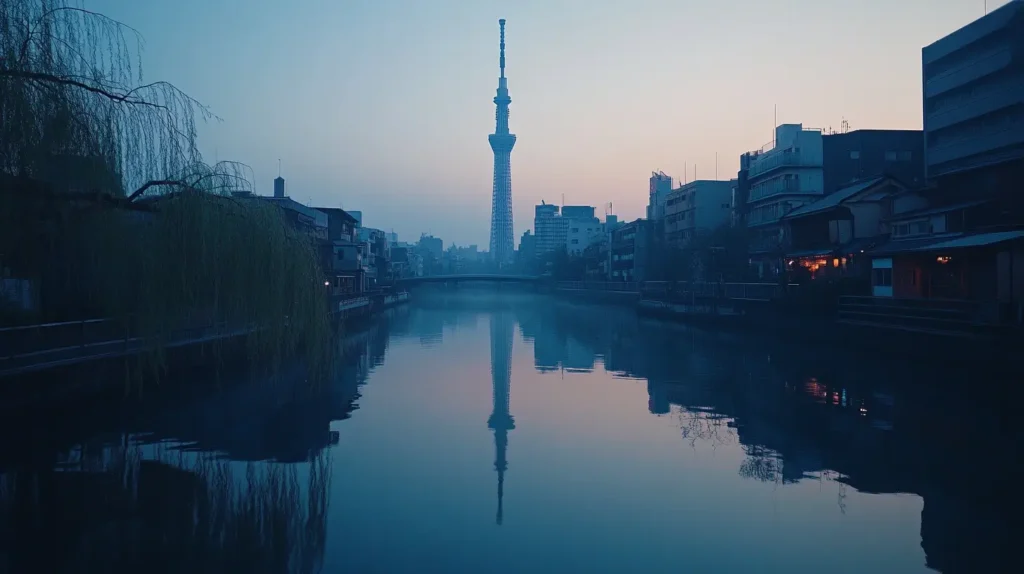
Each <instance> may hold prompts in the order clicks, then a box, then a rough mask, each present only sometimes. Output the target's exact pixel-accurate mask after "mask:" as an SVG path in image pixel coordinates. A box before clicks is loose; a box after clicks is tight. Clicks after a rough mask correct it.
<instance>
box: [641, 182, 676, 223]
mask: <svg viewBox="0 0 1024 574" xmlns="http://www.w3.org/2000/svg"><path fill="white" fill-rule="evenodd" d="M670 193H672V178H671V177H670V176H668V175H665V174H664V173H663V172H660V171H655V172H651V179H650V187H649V194H650V195H649V198H648V201H647V219H649V220H651V221H656V220H659V219H661V218H662V217H664V215H665V201H666V200H667V199H668V194H670Z"/></svg>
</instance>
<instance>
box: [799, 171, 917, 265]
mask: <svg viewBox="0 0 1024 574" xmlns="http://www.w3.org/2000/svg"><path fill="white" fill-rule="evenodd" d="M906 191H907V187H906V186H905V185H903V184H902V183H901V182H900V181H898V180H896V179H894V178H892V177H889V176H879V177H873V178H869V179H866V180H862V181H858V182H854V183H852V184H850V185H848V186H847V187H844V188H842V189H840V190H839V191H836V192H835V193H831V194H829V195H826V196H824V197H822V198H821V199H819V200H817V201H815V202H813V203H809V204H807V205H804V206H802V207H799V208H797V209H795V210H793V211H791V212H789V213H788V214H787V215H786V216H785V217H783V221H784V222H785V224H786V232H785V236H786V243H787V245H786V267H787V271H789V272H790V276H791V277H793V278H794V279H798V278H799V277H800V276H801V275H803V276H805V277H810V278H812V279H814V278H819V277H840V276H845V277H858V276H866V275H867V274H868V273H869V272H870V270H871V264H870V261H871V260H870V255H865V251H867V252H870V250H871V249H872V248H874V247H875V246H876V245H878V244H881V243H885V242H886V241H887V240H888V236H889V225H890V221H889V214H890V212H891V209H892V202H893V197H894V196H897V195H900V194H903V193H905V192H906Z"/></svg>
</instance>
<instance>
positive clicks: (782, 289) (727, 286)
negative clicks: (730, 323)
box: [557, 281, 797, 301]
mask: <svg viewBox="0 0 1024 574" xmlns="http://www.w3.org/2000/svg"><path fill="white" fill-rule="evenodd" d="M557 288H558V289H563V290H589V291H626V292H631V293H639V294H642V295H643V296H644V297H648V298H679V297H687V298H692V297H721V298H725V299H749V300H757V301H769V300H772V299H778V298H780V297H782V296H783V295H785V294H786V293H787V292H789V291H792V290H793V289H796V288H797V285H796V284H795V283H791V284H788V285H782V284H779V283H715V282H699V281H698V282H689V281H643V282H637V281H624V282H618V281H561V282H559V283H558V284H557Z"/></svg>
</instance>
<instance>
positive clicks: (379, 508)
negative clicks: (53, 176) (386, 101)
mask: <svg viewBox="0 0 1024 574" xmlns="http://www.w3.org/2000/svg"><path fill="white" fill-rule="evenodd" d="M346 351H347V352H346V355H345V359H344V361H342V365H341V366H340V367H339V371H338V373H337V375H336V377H335V378H334V379H333V380H332V381H331V382H330V384H327V385H325V387H324V388H323V389H322V390H321V392H320V393H318V394H316V395H306V394H301V393H299V394H296V393H294V392H293V391H292V389H293V388H294V387H296V386H297V385H295V384H294V381H297V380H301V379H302V374H301V369H297V370H296V371H295V372H292V373H290V374H288V375H287V376H284V377H281V380H279V381H277V382H276V383H274V384H265V385H262V386H256V387H254V386H252V385H250V386H244V387H242V386H235V387H231V386H228V387H227V388H226V389H224V390H223V391H220V392H218V393H216V394H214V395H212V396H206V395H203V396H198V397H192V398H189V399H188V400H178V401H174V402H173V404H172V405H171V406H167V404H166V403H167V402H168V401H167V400H165V399H161V400H160V401H155V403H157V404H154V406H153V407H152V408H151V409H150V410H148V411H146V412H144V413H142V414H138V413H136V414H133V415H126V414H124V413H118V414H116V416H115V415H110V414H109V413H107V414H106V415H105V416H104V417H102V418H103V419H104V420H103V421H101V422H97V421H95V420H93V421H91V423H90V424H91V426H90V424H86V423H81V424H77V425H74V426H73V430H69V431H68V432H66V433H64V435H63V436H59V437H58V436H56V435H57V434H58V433H56V432H51V433H50V434H51V436H50V437H49V438H48V441H47V444H43V445H40V444H35V443H29V444H30V446H32V445H34V447H33V448H28V449H25V448H22V449H20V450H19V449H14V450H15V451H17V452H15V453H13V454H12V453H7V452H6V451H5V454H6V459H5V460H4V459H0V460H3V462H4V465H3V467H2V468H0V470H3V471H4V472H5V473H6V474H5V475H4V477H3V483H2V484H3V486H4V489H3V491H2V500H0V502H2V503H3V505H4V506H3V508H2V510H3V513H4V514H3V516H5V517H6V519H5V520H6V521H5V523H4V526H3V527H4V529H5V532H11V533H16V534H17V536H16V537H14V538H8V537H5V538H4V539H5V540H11V541H12V542H10V543H6V542H5V543H3V544H4V546H0V553H2V554H0V557H3V558H4V559H5V560H6V561H7V564H28V563H32V560H36V561H38V560H40V558H39V557H38V556H34V555H31V554H29V553H30V552H32V550H29V549H30V548H37V549H44V550H46V549H47V545H49V549H48V551H47V552H46V555H47V556H49V557H50V558H51V559H52V562H51V563H48V564H52V565H53V566H54V568H53V570H59V568H57V566H60V565H61V564H63V565H64V570H65V571H70V570H75V569H77V568H79V567H81V565H82V564H86V563H89V564H92V563H95V564H104V565H105V566H104V567H110V568H114V569H116V568H120V569H121V570H120V571H132V570H131V569H132V568H136V569H137V568H140V567H141V565H142V564H144V563H145V560H146V559H145V558H142V556H143V555H146V556H149V557H150V558H148V560H150V562H149V563H148V564H149V565H150V567H149V568H146V569H151V570H154V568H155V567H153V566H152V565H153V564H164V565H165V566H162V568H166V571H180V570H175V569H174V568H172V567H170V566H166V565H169V564H170V565H174V566H176V567H180V568H186V567H187V568H189V569H193V570H200V571H208V570H210V569H216V568H220V570H218V571H237V570H231V568H230V566H231V564H232V563H231V562H230V560H231V558H232V557H233V556H234V557H235V558H236V562H235V564H236V565H239V566H241V565H244V567H245V568H247V570H245V571H252V572H255V571H260V572H262V571H267V572H289V571H296V572H308V571H316V570H318V569H321V568H322V569H323V570H324V571H329V572H342V571H357V572H427V571H430V572H575V571H586V572H634V571H636V572H669V571H694V572H706V571H707V572H710V571H716V572H783V571H785V572H812V571H813V572H819V571H827V572H864V571H878V572H916V571H926V570H928V569H929V568H930V569H934V570H939V571H944V572H961V571H965V572H966V571H976V572H980V571H1001V570H1002V569H1004V568H1005V567H1007V566H1008V564H1007V561H1008V559H1009V557H1010V556H1011V555H1012V554H1011V553H1010V552H1009V549H1010V548H1011V546H1010V543H1011V542H1010V541H1011V538H1012V533H1013V531H1014V529H1013V528H1012V524H1013V522H1012V521H1011V520H1010V517H1009V512H1006V511H1005V507H1004V505H1003V504H1000V503H1001V502H1002V501H1004V500H1005V499H1006V498H1007V497H1008V496H1009V495H1010V494H1012V492H1011V490H1010V489H1012V488H1015V487H1016V484H1018V483H1019V479H1020V478H1021V477H1020V472H1021V469H1020V468H1019V467H1018V466H1016V464H1015V463H1012V462H1010V461H1014V460H1016V458H1017V457H1016V456H1015V454H1016V453H1017V452H1019V451H1018V447H1017V445H1016V443H1015V439H1016V437H1017V436H1019V431H1016V430H1015V429H1014V428H1013V427H1012V426H1011V425H1009V424H1008V423H1007V422H1006V421H1007V420H1008V419H1007V418H1006V417H1007V415H1006V413H1003V412H1001V411H1000V409H999V408H998V407H999V405H998V404H993V403H992V402H991V401H988V402H986V401H984V400H982V401H980V402H979V401H978V399H977V397H975V396H967V394H965V393H964V392H963V391H962V385H961V383H962V379H961V378H960V377H961V376H960V375H958V374H957V373H952V372H948V371H947V372H935V371H933V370H927V369H923V368H922V367H921V366H920V365H905V366H897V365H892V364H881V363H877V362H874V361H872V360H871V359H870V358H869V357H863V356H858V355H856V354H851V353H842V352H837V351H835V350H829V349H822V348H811V347H789V346H786V345H784V344H782V343H780V342H778V341H773V340H771V339H770V338H764V337H760V338H758V337H745V336H741V335H735V334H724V333H708V332H701V331H696V330H692V329H687V328H684V327H681V326H677V325H666V324H662V323H658V322H652V321H646V320H640V319H638V318H636V317H635V316H634V315H633V314H632V313H630V312H629V311H628V310H625V309H618V308H609V307H590V306H582V305H574V304H570V303H566V302H562V301H556V300H554V299H549V298H545V297H542V296H536V295H523V294H515V293H509V292H505V293H501V294H493V293H492V294H488V293H483V292H474V291H472V290H464V291H460V292H456V293H445V292H440V293H428V292H423V293H420V294H418V297H417V300H416V301H415V303H414V304H413V305H412V306H410V307H408V308H403V309H399V310H397V311H395V312H394V313H392V314H390V315H389V316H388V317H386V318H384V319H382V320H381V321H380V322H378V323H376V324H375V325H374V326H373V327H372V328H371V329H370V330H368V331H362V332H359V333H353V334H352V336H351V337H350V338H349V340H348V342H347V343H346ZM975 375H977V374H975ZM289 382H291V383H292V384H289ZM86 418H88V417H86ZM47 422H48V424H50V427H47V428H53V425H54V423H53V421H52V420H51V421H47ZM951 422H955V424H951ZM34 424H37V425H39V424H41V423H39V421H36V422H35V423H34ZM57 426H60V425H57ZM952 427H955V430H954V428H952ZM38 428H39V427H38V426H37V427H36V429H37V430H38ZM90 428H92V429H93V430H91V431H90V430H88V429H90ZM1015 433H1018V434H1015ZM26 436H27V435H26ZM26 452H28V453H30V456H26V455H25V453H26ZM142 461H149V462H148V463H146V464H143V462H142ZM979 464H981V465H983V466H979ZM54 468H58V469H60V470H61V472H58V473H55V472H53V471H52V470H50V469H54ZM141 468H146V469H147V471H146V472H145V473H143V472H141V471H140V470H139V469H141ZM153 468H158V469H160V471H159V472H157V473H155V474H154V471H153V470H152V469H153ZM979 468H984V469H985V470H979ZM69 470H73V471H75V475H76V476H81V477H93V476H106V477H108V480H107V482H110V483H111V484H112V485H113V486H111V485H108V486H105V487H101V486H97V485H96V484H95V482H96V479H93V478H88V479H86V478H80V479H70V478H65V477H62V478H61V479H60V488H57V487H56V486H55V485H56V484H57V481H56V479H54V478H52V477H55V476H57V475H62V476H63V475H65V474H68V475H70V474H72V473H70V472H69ZM83 471H87V472H83ZM156 475H159V476H165V475H166V476H170V475H173V476H180V477H186V478H187V480H186V482H187V483H188V484H191V485H192V486H189V487H187V488H185V487H172V486H170V485H171V484H172V483H173V484H176V483H175V482H174V481H171V479H159V480H158V479H153V478H149V477H152V476H156ZM109 477H116V478H117V480H114V481H110V480H109ZM144 478H145V480H143V479H144ZM41 479H43V480H41ZM176 480H179V481H180V480H185V479H184V478H182V479H176ZM40 484H42V485H44V486H46V485H50V486H48V487H46V488H44V486H38V485H40ZM47 488H48V489H47ZM125 492H130V493H131V494H130V495H126V494H124V493H125ZM154 492H159V493H160V494H159V495H155V494H153V493H154ZM111 493H113V494H111ZM118 493H120V494H118ZM97 497H99V498H104V497H106V498H107V499H109V498H110V497H114V498H117V500H119V501H120V504H121V507H123V512H122V514H119V515H115V517H114V518H112V517H111V516H110V515H108V514H104V513H102V512H99V511H98V509H97V508H96V507H95V505H89V504H85V502H84V501H87V500H91V499H95V498H97ZM154 499H159V501H160V502H159V504H155V505H154V504H153V502H152V501H153V500H154ZM40 505H42V506H45V507H46V508H51V509H53V508H59V509H62V510H61V511H62V513H63V515H64V516H69V517H71V518H74V519H76V520H77V523H78V524H79V525H78V526H76V527H71V526H69V525H68V523H67V522H68V521H67V520H61V521H58V520H57V519H56V518H52V519H50V521H49V522H47V521H46V520H41V521H40V520H36V522H35V524H36V526H35V527H34V528H28V529H26V528H23V527H19V526H18V525H19V524H21V525H23V524H24V521H26V520H27V519H28V517H30V516H37V515H42V516H50V515H48V514H45V513H44V512H43V511H42V510H40V508H41V506H40ZM175 507H182V508H190V509H193V510H191V511H190V512H191V514H192V515H194V516H198V515H200V514H202V513H203V512H206V514H204V515H203V516H211V517H217V518H216V519H213V518H208V519H206V520H205V522H202V524H204V525H205V526H204V527H203V528H193V527H187V526H184V525H185V524H192V523H188V522H187V521H186V522H182V521H181V520H182V519H180V518H179V519H177V520H172V519H171V518H169V515H170V514H169V511H168V510H167V509H168V508H175ZM214 508H215V509H218V510H217V511H216V512H214V511H213V510H202V509H214ZM161 509H162V510H161ZM118 521H120V522H118ZM111 522H114V523H118V524H121V523H123V524H132V525H134V526H133V527H132V528H131V529H127V528H123V527H122V528H119V529H118V528H109V527H108V528H107V529H106V530H103V529H102V528H98V527H96V526H95V525H96V524H110V523H111ZM196 523H198V522H196ZM90 524H91V525H93V526H89V525H90ZM140 525H141V526H142V528H140ZM214 526H216V528H214ZM218 528H219V529H220V530H218ZM129 531H135V532H143V533H148V535H139V534H135V535H131V536H130V535H129V534H128V532H129ZM228 531H230V532H237V533H242V534H244V536H242V535H241V534H239V535H237V536H234V537H225V536H224V534H223V533H224V532H228ZM97 532H99V533H100V534H97ZM168 532H170V533H173V536H170V539H172V540H174V541H176V543H175V544H171V543H167V542H166V540H167V539H168ZM186 532H187V534H185V533H186ZM87 533H88V536H87ZM147 536H148V537H147ZM159 540H165V542H159V543H158V541H159ZM213 540H219V541H221V542H218V543H216V544H215V543H214V542H212V541H213ZM86 541H88V544H87V546H88V547H89V548H90V549H91V550H90V551H89V552H88V553H86V554H83V552H84V551H83V550H82V548H84V547H85V545H86ZM229 542H230V544H229ZM186 547H187V548H196V549H202V551H200V550H195V551H189V552H185V551H183V550H182V548H186ZM243 555H244V556H248V557H249V558H246V559H243V558H242V557H243ZM39 556H41V555H39ZM83 556H86V557H88V558H89V559H90V560H92V561H93V562H88V561H85V562H83ZM156 556H159V557H160V558H156ZM253 556H256V557H259V560H253V559H251V558H252V557H253ZM160 560H163V562H160ZM76 561H77V562H76ZM3 564H4V562H3V561H0V572H3V571H4V570H3ZM225 568H227V570H225ZM12 571H16V570H12ZM40 571H41V570H40ZM154 571H160V568H155V570H154Z"/></svg>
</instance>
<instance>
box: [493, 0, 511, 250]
mask: <svg viewBox="0 0 1024 574" xmlns="http://www.w3.org/2000/svg"><path fill="white" fill-rule="evenodd" d="M498 26H499V27H500V28H501V43H500V54H501V55H500V57H499V60H498V62H499V65H500V67H501V75H500V76H498V94H497V95H496V96H495V97H494V105H495V106H496V110H495V124H496V125H495V127H494V133H493V134H491V135H489V136H487V139H488V140H490V142H491V150H492V151H493V152H494V183H493V186H492V189H491V257H492V258H493V259H494V261H495V263H497V264H498V265H499V266H503V265H508V264H510V263H512V256H513V255H514V253H515V243H514V242H513V238H512V165H511V161H512V147H513V146H515V145H516V136H515V134H510V133H509V132H508V105H509V104H511V103H512V98H510V97H508V84H507V80H506V79H505V20H504V19H501V20H498Z"/></svg>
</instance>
